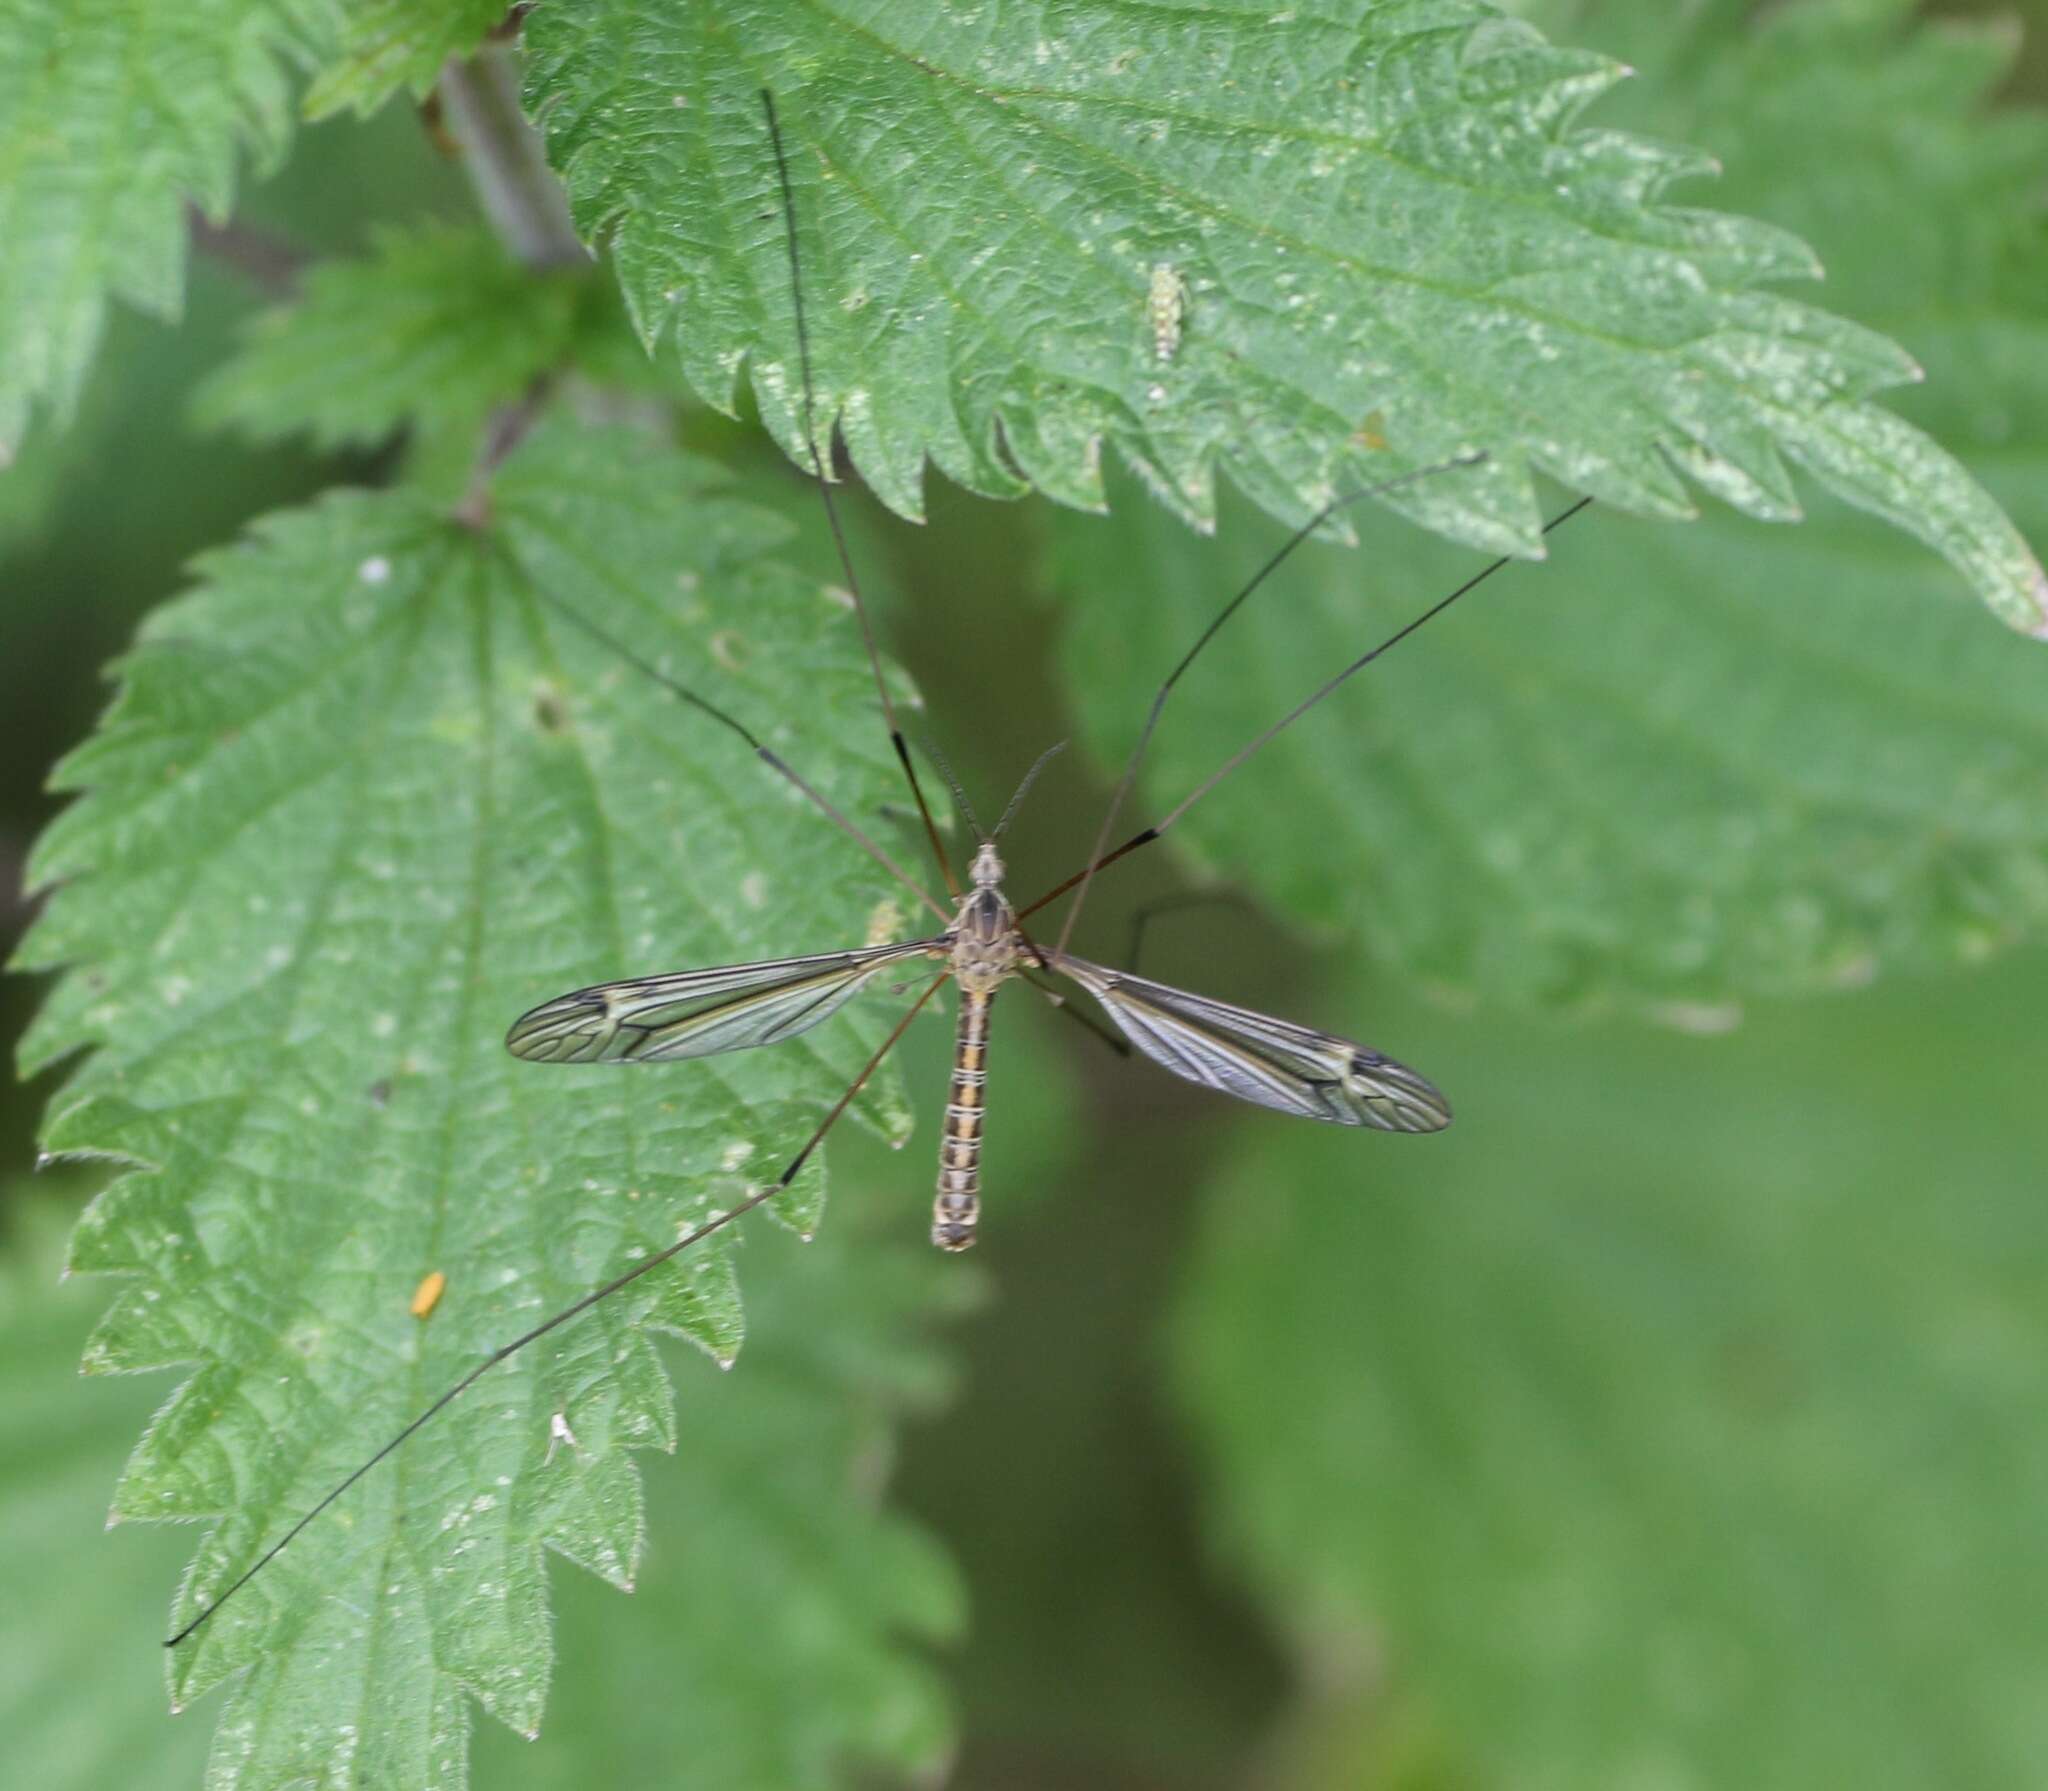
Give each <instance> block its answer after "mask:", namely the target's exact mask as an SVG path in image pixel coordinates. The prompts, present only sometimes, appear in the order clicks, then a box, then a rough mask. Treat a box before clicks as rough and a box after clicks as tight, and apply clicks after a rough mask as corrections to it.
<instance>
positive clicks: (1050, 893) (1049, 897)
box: [1016, 493, 1593, 957]
mask: <svg viewBox="0 0 2048 1791" xmlns="http://www.w3.org/2000/svg"><path fill="white" fill-rule="evenodd" d="M1354 495H1368V494H1363V493H1361V494H1354ZM1346 501H1347V502H1348V501H1349V500H1348V499H1347V500H1346ZM1592 501H1593V500H1592V499H1591V498H1580V499H1579V501H1578V502H1577V503H1575V504H1573V505H1572V506H1571V507H1570V508H1569V509H1565V510H1560V511H1559V512H1558V513H1557V514H1556V515H1555V516H1553V517H1552V518H1551V519H1550V520H1549V521H1548V522H1546V523H1545V524H1544V525H1543V532H1544V533H1545V534H1546V535H1547V534H1549V533H1550V532H1551V530H1553V529H1555V528H1559V527H1561V526H1562V525H1563V524H1565V523H1567V522H1569V521H1570V520H1571V519H1572V518H1573V517H1574V516H1576V515H1578V513H1579V512H1580V511H1581V510H1583V509H1585V507H1586V506H1587V505H1588V504H1590V503H1591V502H1592ZM1311 526H1313V525H1311ZM1304 538H1305V537H1304V535H1303V534H1302V533H1300V532H1297V533H1296V535H1295V536H1294V538H1293V539H1292V540H1290V541H1289V542H1288V544H1287V546H1286V547H1284V548H1282V549H1281V551H1280V553H1279V554H1277V555H1275V556H1274V558H1273V559H1272V560H1269V561H1268V562H1267V563H1266V565H1265V567H1264V568H1263V569H1262V570H1261V571H1260V573H1259V575H1258V578H1255V579H1253V580H1252V583H1251V585H1247V586H1246V587H1245V589H1244V590H1243V591H1240V592H1239V593H1238V595H1237V596H1236V597H1235V598H1234V599H1233V600H1232V604H1231V607H1232V608H1235V607H1236V605H1237V604H1239V603H1242V602H1243V601H1244V599H1245V597H1246V596H1247V595H1248V594H1249V593H1250V591H1251V590H1252V588H1253V586H1256V585H1257V584H1258V582H1259V579H1262V578H1264V577H1265V576H1266V574H1267V573H1268V572H1270V571H1272V570H1273V568H1274V566H1275V565H1277V564H1278V563H1279V561H1280V559H1281V558H1282V557H1284V556H1285V555H1286V554H1287V553H1288V552H1290V551H1292V549H1293V548H1294V547H1295V546H1296V545H1298V544H1299V542H1300V541H1301V540H1303V539H1304ZM1512 563H1513V556H1511V555H1503V556H1502V557H1501V558H1500V559H1497V560H1495V561H1494V562H1493V563H1492V564H1491V565H1490V566H1484V567H1482V568H1480V570H1479V571H1477V572H1475V573H1474V574H1473V575H1472V576H1471V577H1470V578H1468V579H1467V580H1466V581H1465V582H1464V583H1463V584H1461V585H1460V586H1459V587H1458V588H1457V589H1456V590H1455V591H1453V592H1452V593H1451V594H1450V595H1449V596H1448V597H1444V598H1440V599H1439V600H1438V601H1437V602H1435V603H1433V604H1431V605H1430V606H1429V608H1428V609H1426V610H1424V611H1423V612H1422V614H1421V615H1419V616H1417V617H1416V618H1415V619H1414V620H1413V621H1411V622H1409V623H1407V624H1406V625H1404V626H1403V627H1400V628H1397V629H1396V630H1395V631H1394V632H1393V633H1392V634H1390V635H1388V636H1387V638H1386V639H1385V640H1383V641H1381V642H1380V644H1379V645H1378V646H1376V647H1374V648H1373V650H1372V651H1371V652H1370V653H1363V654H1361V655H1359V657H1358V658H1356V659H1354V660H1353V661H1352V662H1351V663H1350V664H1349V665H1347V666H1346V667H1345V668H1344V669H1343V670H1342V671H1341V672H1339V673H1338V674H1337V675H1336V676H1335V677H1334V678H1332V679H1330V680H1329V681H1328V682H1327V683H1326V684H1324V685H1323V686H1322V687H1321V688H1320V689H1318V690H1316V691H1315V692H1314V694H1312V695H1311V696H1309V697H1308V698H1307V699H1306V700H1305V701H1303V702H1301V703H1299V704H1297V705H1296V706H1295V707H1294V708H1292V709H1290V710H1289V711H1288V712H1287V713H1286V714H1285V715H1284V716H1282V717H1281V718H1280V719H1279V720H1278V721H1276V722H1275V723H1274V724H1273V725H1272V726H1271V727H1270V728H1268V729H1266V731H1265V732H1264V733H1262V734H1260V735H1259V736H1258V737H1257V738H1256V739H1254V740H1253V741H1251V742H1250V744H1248V745H1246V746H1244V747H1242V748H1240V749H1239V750H1238V751H1237V752H1236V753H1234V754H1233V755H1232V756H1231V757H1230V758H1229V759H1227V760H1225V761H1224V763H1223V764H1222V765H1221V766H1219V767H1218V768H1217V769H1216V770H1215V771H1214V772H1212V773H1211V774H1210V775H1209V776H1208V777H1207V778H1205V779H1204V780H1203V781H1202V782H1201V783H1200V784H1198V785H1196V786H1195V788H1194V790H1193V791H1192V792H1191V793H1190V794H1188V795H1187V796H1184V797H1183V798H1182V799H1181V801H1180V802H1179V803H1178V804H1177V805H1176V806H1175V807H1173V808H1171V809H1169V810H1168V811H1167V812H1166V814H1165V815H1164V816H1163V817H1162V818H1161V819H1159V820H1157V821H1155V822H1153V823H1152V825H1151V826H1150V827H1143V828H1140V829H1139V830H1138V831H1137V832H1136V833H1134V834H1132V835H1131V837H1130V838H1129V839H1127V840H1125V841H1124V843H1123V844H1122V845H1120V846H1118V847H1116V848H1115V849H1114V850H1113V851H1109V852H1105V851H1103V849H1102V843H1103V841H1104V840H1105V839H1107V838H1108V836H1109V828H1108V826H1107V825H1106V824H1105V825H1104V827H1103V828H1102V831H1101V832H1100V833H1099V834H1098V835H1097V836H1096V841H1095V850H1094V852H1093V853H1091V854H1090V858H1089V862H1088V863H1087V864H1085V865H1084V866H1082V868H1081V869H1080V870H1078V871H1076V872H1075V873H1074V874H1073V875H1072V876H1071V877H1069V878H1067V879H1066V880H1065V881H1064V882H1061V883H1056V884H1055V885H1054V886H1053V887H1052V888H1051V889H1048V890H1047V891H1046V892H1045V894H1044V895H1042V896H1040V897H1039V898H1038V899H1037V900H1036V901H1035V902H1032V903H1031V904H1029V905H1028V906H1027V907H1023V908H1019V909H1018V910H1017V915H1016V918H1017V919H1019V920H1022V919H1024V918H1025V917H1026V916H1027V915H1032V914H1036V913H1037V912H1038V911H1039V909H1041V908H1043V907H1044V906H1045V905H1046V904H1047V903H1048V902H1053V901H1057V900H1058V899H1059V898H1060V897H1061V896H1063V895H1065V894H1066V893H1067V891H1068V890H1070V889H1073V888H1076V887H1077V886H1078V887H1079V888H1081V889H1082V890H1083V891H1085V890H1086V888H1087V886H1088V883H1089V881H1090V880H1091V879H1092V878H1093V877H1094V875H1095V873H1096V872H1097V871H1100V870H1102V869H1103V868H1104V867H1106V866H1108V865H1112V864H1114V863H1116V861H1117V860H1118V859H1119V858H1122V857H1124V856H1125V855H1126V854H1127V853H1131V852H1135V851H1136V850H1137V849H1138V848H1139V847H1140V846H1149V845H1150V844H1151V843H1152V842H1153V841H1154V840H1156V839H1158V838H1159V837H1160V836H1161V835H1162V834H1164V833H1165V832H1166V830H1167V829H1168V828H1169V827H1171V826H1173V824H1174V823H1175V822H1176V821H1178V820H1179V819H1180V818H1181V817H1182V816H1183V815H1185V814H1186V813H1187V812H1188V810H1189V809H1191V808H1193V807H1194V806H1195V804H1196V803H1197V802H1199V801H1201V799H1202V798H1203V797H1204V796H1206V795H1208V793H1209V792H1210V791H1211V790H1213V789H1214V788H1215V787H1216V786H1217V785H1218V784H1220V783H1221V782H1222V781H1223V780H1224V779H1225V778H1226V777H1228V776H1229V775H1230V774H1231V773H1232V772H1233V771H1235V770H1236V769H1237V768H1238V766H1240V765H1242V764H1243V763H1244V762H1245V760H1247V759H1248V758H1250V757H1251V756H1252V754H1254V753H1255V752H1257V751H1258V750H1259V749H1260V748H1261V747H1262V746H1264V745H1265V744H1266V743H1267V742H1268V741H1270V740H1271V739H1273V738H1274V736H1275V735H1277V734H1280V733H1282V732H1284V731H1285V730H1286V729H1288V728H1290V727H1292V726H1293V725H1294V724H1295V723H1296V722H1297V721H1299V720H1300V719H1301V718H1302V717H1303V716H1304V715H1306V714H1307V713H1308V712H1309V711H1310V710H1311V709H1313V708H1314V707H1315V706H1316V705H1317V704H1318V703H1320V702H1321V701H1322V700H1323V698H1325V697H1326V696H1328V695H1329V694H1330V693H1331V692H1332V691H1334V690H1335V689H1336V688H1337V687H1338V686H1339V685H1340V684H1343V683H1344V682H1346V681H1347V680H1348V679H1351V678H1354V677H1356V676H1357V675H1358V674H1359V673H1360V672H1362V671H1364V670H1365V668H1366V667H1367V666H1369V665H1370V664H1372V662H1373V661H1374V660H1375V659H1377V658H1379V656H1380V655H1381V654H1382V653H1385V652H1388V651H1390V650H1391V649H1393V648H1395V647H1398V646H1399V645H1400V644H1401V643H1402V642H1403V641H1404V640H1406V639H1407V638H1408V637H1409V636H1410V635H1411V634H1413V633H1414V632H1415V631H1416V630H1417V629H1418V628H1420V627H1421V626H1422V625H1423V624H1424V623H1425V622H1429V621H1433V620H1434V619H1435V618H1436V617H1438V616H1440V615H1442V614H1443V613H1444V611H1445V610H1447V609H1449V608H1450V607H1451V605H1452V604H1454V603H1456V602H1457V601H1458V599H1459V598H1460V597H1462V596H1464V595H1465V593H1466V592H1468V591H1472V590H1476V589H1477V588H1478V587H1479V586H1480V585H1483V584H1484V583H1485V582H1486V581H1487V580H1488V579H1489V578H1491V577H1492V576H1493V575H1494V574H1495V573H1496V572H1498V571H1499V570H1500V569H1501V568H1502V567H1503V566H1507V565H1511V564H1512ZM1224 614H1225V615H1228V614H1229V611H1228V610H1226V611H1225V612H1224ZM1221 620H1222V618H1221V617H1219V618H1218V621H1217V622H1213V623H1211V624H1210V625H1209V628H1208V631H1207V632H1206V633H1205V634H1204V635H1203V637H1202V639H1203V640H1204V641H1206V640H1207V639H1208V638H1209V636H1210V635H1212V634H1214V633H1215V632H1216V628H1217V626H1218V623H1220V621H1221ZM1200 645H1201V642H1197V643H1196V646H1197V649H1198V650H1199V647H1200ZM1186 669H1187V660H1185V659H1183V660H1182V661H1181V662H1180V664H1179V665H1178V666H1177V667H1175V668H1174V677H1175V678H1177V677H1179V676H1180V674H1181V672H1183V671H1185V670H1186ZM1172 684H1173V679H1172V678H1169V679H1168V680H1167V681H1166V684H1165V685H1164V686H1162V687H1161V690H1160V695H1159V698H1156V699H1155V700H1154V702H1153V706H1152V717H1151V720H1148V721H1147V722H1146V724H1145V736H1146V737H1149V735H1150V734H1151V731H1152V722H1153V721H1156V720H1158V718H1159V708H1160V703H1161V701H1162V700H1163V699H1164V697H1165V694H1166V691H1167V690H1169V689H1171V688H1172ZM1144 746H1145V737H1141V738H1140V739H1139V742H1138V749H1139V752H1142V751H1143V750H1144ZM1137 767H1138V760H1137V754H1133V755H1132V758H1131V763H1130V766H1129V768H1128V769H1127V770H1126V771H1125V773H1124V776H1123V780H1122V781H1121V782H1120V783H1119V784H1118V785H1117V797H1116V801H1113V802H1112V803H1111V805H1110V811H1109V812H1110V815H1111V817H1114V816H1115V814H1116V803H1117V802H1118V801H1121V800H1122V797H1123V793H1124V792H1125V791H1126V790H1128V789H1129V788H1130V784H1131V778H1132V776H1133V775H1134V774H1135V773H1136V771H1137ZM1080 905H1081V904H1080V900H1079V898H1078V897H1077V898H1076V899H1075V903H1074V908H1073V909H1072V910H1070V911H1069V912H1068V915H1067V925H1066V926H1064V927H1063V928H1061V929H1060V940H1059V945H1058V947H1056V948H1055V952H1054V956H1055V957H1057V956H1059V955H1061V954H1062V953H1064V951H1065V949H1066V942H1067V937H1068V935H1069V934H1070V933H1071V932H1072V931H1073V921H1074V914H1075V912H1077V911H1078V910H1079V908H1080Z"/></svg>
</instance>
